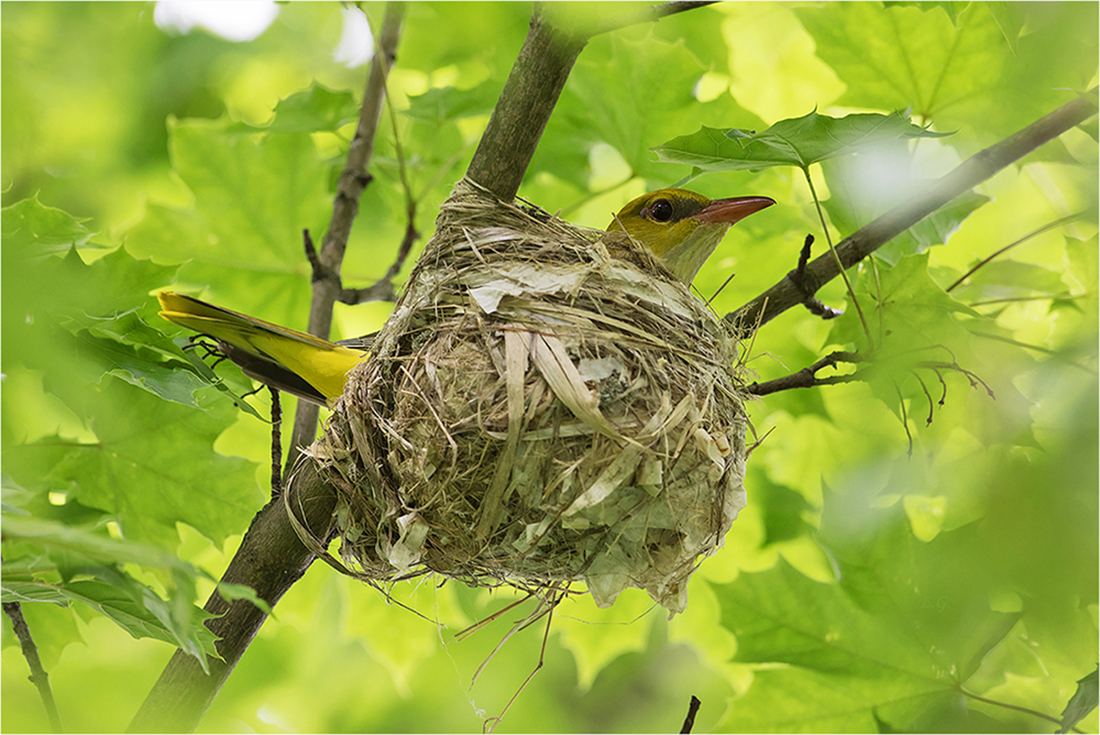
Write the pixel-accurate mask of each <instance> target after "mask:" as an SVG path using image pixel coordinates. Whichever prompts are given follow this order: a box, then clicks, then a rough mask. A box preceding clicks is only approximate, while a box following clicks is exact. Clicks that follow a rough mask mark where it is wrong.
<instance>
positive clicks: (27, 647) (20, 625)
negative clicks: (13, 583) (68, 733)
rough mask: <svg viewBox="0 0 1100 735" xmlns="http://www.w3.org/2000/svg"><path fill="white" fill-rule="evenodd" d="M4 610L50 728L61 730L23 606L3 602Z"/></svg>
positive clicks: (51, 694)
mask: <svg viewBox="0 0 1100 735" xmlns="http://www.w3.org/2000/svg"><path fill="white" fill-rule="evenodd" d="M3 607H4V612H5V613H7V615H8V617H9V618H10V619H11V627H12V630H13V631H15V637H16V638H18V639H19V646H20V647H21V648H22V649H23V658H25V659H26V660H27V666H29V667H30V670H31V675H30V680H31V683H33V684H34V686H35V687H36V688H37V689H38V696H39V697H41V698H42V706H43V707H45V708H46V715H47V716H48V717H49V718H50V729H51V730H52V731H53V732H63V730H62V729H61V715H60V714H59V713H58V711H57V702H55V701H54V698H53V689H51V688H50V676H49V674H47V673H46V669H44V668H43V667H42V660H41V659H40V658H39V657H38V646H36V645H34V638H32V637H31V629H30V628H29V627H27V621H26V620H24V619H23V608H22V606H21V605H20V604H19V603H18V602H5V603H4V604H3Z"/></svg>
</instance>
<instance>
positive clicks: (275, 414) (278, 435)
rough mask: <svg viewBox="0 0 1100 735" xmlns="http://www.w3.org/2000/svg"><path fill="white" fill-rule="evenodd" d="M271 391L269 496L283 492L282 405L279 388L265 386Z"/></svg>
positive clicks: (274, 496)
mask: <svg viewBox="0 0 1100 735" xmlns="http://www.w3.org/2000/svg"><path fill="white" fill-rule="evenodd" d="M267 390H268V392H269V393H271V497H272V499H275V498H278V497H280V496H282V494H283V431H282V429H283V407H282V404H281V403H280V402H279V390H278V389H277V388H272V387H271V386H270V385H269V386H267Z"/></svg>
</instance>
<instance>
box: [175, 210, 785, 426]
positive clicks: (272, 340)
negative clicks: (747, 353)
mask: <svg viewBox="0 0 1100 735" xmlns="http://www.w3.org/2000/svg"><path fill="white" fill-rule="evenodd" d="M773 204H775V200H774V199H771V198H769V197H759V196H750V197H732V198H728V199H709V198H707V197H705V196H703V195H702V194H697V193H695V192H693V191H689V190H687V189H659V190H657V191H653V192H650V193H648V194H644V195H642V196H640V197H638V198H637V199H634V200H632V201H630V202H629V203H628V204H627V205H626V206H625V207H623V208H622V209H621V210H620V211H619V213H618V214H616V215H615V217H614V219H612V221H611V224H610V225H609V226H608V228H607V230H608V231H609V232H625V233H626V234H627V235H628V236H630V237H631V238H632V239H634V240H635V241H637V242H638V243H639V244H641V245H643V246H644V247H646V248H648V249H649V250H650V251H651V252H652V253H653V254H654V255H656V256H657V258H658V259H659V260H660V261H661V262H662V263H663V264H664V265H665V266H666V267H667V268H668V270H669V271H671V272H672V274H673V275H675V276H676V277H677V278H679V279H680V280H681V281H683V282H684V283H686V284H690V283H691V281H692V280H693V279H694V278H695V275H696V274H697V273H698V272H699V269H700V268H701V267H702V265H703V263H704V262H705V261H706V259H707V258H708V257H710V255H711V253H713V252H714V249H715V248H716V247H717V246H718V243H719V241H721V239H722V237H723V236H724V235H725V234H726V231H727V230H729V228H730V226H731V225H733V224H734V223H735V222H738V221H739V220H741V219H744V218H745V217H747V216H749V215H750V214H753V213H754V212H759V211H760V210H761V209H764V208H766V207H770V206H771V205H773ZM157 299H158V301H159V302H160V308H161V311H160V316H162V317H163V318H165V319H167V320H168V321H170V322H173V323H175V324H178V325H180V326H182V327H186V328H187V329H191V330H193V331H196V332H199V333H201V334H204V335H206V336H208V337H210V338H212V339H214V341H215V342H216V343H217V345H218V349H219V351H220V352H221V353H222V354H224V355H225V356H226V357H227V358H229V359H230V360H232V361H233V362H235V363H236V364H237V365H239V366H240V367H241V369H242V370H243V371H244V374H245V375H247V376H249V377H250V378H253V379H255V380H258V381H259V382H261V383H265V384H267V385H269V386H271V387H273V388H276V389H278V390H281V391H284V392H286V393H290V394H292V395H295V396H298V397H299V398H304V399H306V400H308V401H311V402H313V403H317V404H320V405H322V406H325V405H329V406H331V405H332V403H333V402H334V401H335V399H336V398H338V397H339V396H340V395H341V394H343V392H344V385H345V383H346V382H347V374H348V373H349V372H350V371H351V369H352V368H354V367H355V366H356V365H358V364H359V363H360V362H362V361H363V360H364V359H365V358H366V357H367V356H368V355H369V354H370V343H371V341H372V337H373V335H367V336H365V337H358V338H355V339H350V340H341V341H338V342H330V341H328V340H325V339H321V338H320V337H315V336H313V335H312V334H308V333H306V332H299V331H297V330H294V329H289V328H287V327H281V326H279V325H277V324H272V323H270V322H265V321H264V320H262V319H257V318H256V317H252V316H248V315H247V314H241V313H240V312H236V311H232V310H230V309H225V308H223V307H220V306H215V305H213V304H210V303H207V302H205V301H202V300H201V299H197V298H195V297H193V296H188V295H186V294H181V293H176V292H174V291H160V292H158V293H157Z"/></svg>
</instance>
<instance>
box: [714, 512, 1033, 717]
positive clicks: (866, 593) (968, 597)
mask: <svg viewBox="0 0 1100 735" xmlns="http://www.w3.org/2000/svg"><path fill="white" fill-rule="evenodd" d="M868 500H869V498H868V496H867V494H866V492H852V493H850V494H847V495H835V494H827V495H826V498H825V516H824V517H823V519H822V529H821V536H820V538H821V542H822V543H823V545H824V546H825V547H826V549H827V551H828V553H829V555H830V558H831V559H832V560H833V562H834V564H835V565H836V570H837V573H838V577H839V581H838V582H837V583H833V584H826V583H822V582H815V581H812V580H810V579H808V578H806V577H804V576H803V575H801V574H799V573H798V572H796V571H795V570H794V569H793V568H792V567H790V566H789V565H788V564H787V563H786V562H784V561H782V560H781V561H780V562H779V563H778V564H777V566H776V567H774V568H773V569H770V570H768V571H766V572H760V573H756V574H742V575H741V576H739V577H738V578H737V579H736V580H735V581H734V582H733V583H731V584H729V585H723V586H716V587H715V590H716V592H717V594H718V597H719V599H720V601H721V603H722V621H723V625H725V627H727V628H728V629H729V630H730V631H732V632H733V633H734V635H736V636H737V644H738V646H737V655H736V657H735V658H734V660H735V661H737V662H741V663H745V664H749V665H751V668H752V669H753V671H754V681H753V684H752V686H751V687H750V688H749V691H748V693H747V694H746V695H745V696H743V697H742V698H740V699H739V700H737V703H736V704H735V705H734V707H733V709H732V712H733V714H732V716H731V719H730V720H728V721H727V723H726V725H725V728H726V729H729V730H734V731H761V732H775V731H786V732H789V731H792V730H798V731H818V732H820V731H826V730H827V731H833V732H836V731H854V730H868V729H873V728H875V727H876V724H875V723H876V720H878V721H882V722H885V723H890V724H891V726H892V727H894V728H900V727H903V725H904V723H907V722H913V721H914V720H916V719H918V718H922V717H923V718H930V719H938V718H942V717H943V716H944V714H945V713H947V712H949V711H950V709H951V708H952V707H953V706H954V705H953V704H952V701H953V700H954V699H955V684H956V682H965V681H966V680H967V679H968V678H969V677H970V676H971V675H972V674H973V673H974V671H976V669H977V666H978V664H979V663H980V662H981V660H982V657H983V656H984V655H985V654H986V653H988V652H989V651H990V650H992V649H993V648H994V647H995V646H996V645H997V644H998V643H999V642H1000V641H1001V640H1002V639H1003V638H1004V636H1005V635H1006V634H1007V633H1008V631H1009V630H1010V629H1011V628H1012V626H1013V625H1014V624H1015V621H1016V618H1017V616H1014V615H998V614H992V613H990V611H989V607H988V603H987V601H986V599H985V598H984V597H983V596H982V594H981V592H980V590H981V586H980V584H981V579H982V577H981V574H980V571H978V570H976V569H970V568H968V569H967V570H965V571H946V570H944V569H943V567H942V566H940V564H941V563H942V561H943V560H945V559H950V558H953V557H952V555H953V554H957V553H958V546H959V544H964V545H965V544H969V543H975V542H976V540H975V539H973V537H972V533H973V530H972V529H970V530H966V531H962V532H956V533H955V534H954V535H952V534H946V535H945V534H941V535H940V536H939V537H937V538H936V539H935V540H934V541H932V542H930V543H927V544H926V543H921V542H918V541H916V540H915V539H914V538H913V537H912V534H911V533H910V532H909V529H908V523H907V521H906V516H905V514H904V512H903V511H902V510H901V508H900V504H896V505H895V506H893V507H891V508H885V509H881V510H878V509H874V508H872V507H869V505H868ZM945 571H946V573H945Z"/></svg>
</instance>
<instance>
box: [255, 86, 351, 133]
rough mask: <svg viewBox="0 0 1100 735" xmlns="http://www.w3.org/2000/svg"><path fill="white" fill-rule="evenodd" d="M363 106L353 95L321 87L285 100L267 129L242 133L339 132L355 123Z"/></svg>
mask: <svg viewBox="0 0 1100 735" xmlns="http://www.w3.org/2000/svg"><path fill="white" fill-rule="evenodd" d="M358 116H359V106H358V104H357V103H356V101H355V97H354V96H353V95H352V93H351V92H348V91H342V92H335V91H333V90H330V89H326V88H325V87H324V86H322V85H320V84H316V83H314V84H311V85H310V86H309V88H308V89H305V90H303V91H301V92H295V93H294V94H292V95H290V96H289V97H284V98H283V99H281V100H279V103H278V104H277V105H275V118H274V119H273V120H272V121H271V123H270V124H268V125H266V126H247V125H242V126H240V127H239V128H237V129H239V130H257V129H259V130H263V131H266V132H271V133H316V132H321V131H335V130H338V129H339V128H341V127H343V126H344V125H347V124H348V123H351V122H354V121H355V120H357V119H358Z"/></svg>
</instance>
